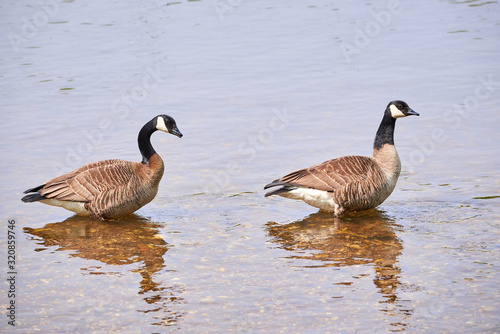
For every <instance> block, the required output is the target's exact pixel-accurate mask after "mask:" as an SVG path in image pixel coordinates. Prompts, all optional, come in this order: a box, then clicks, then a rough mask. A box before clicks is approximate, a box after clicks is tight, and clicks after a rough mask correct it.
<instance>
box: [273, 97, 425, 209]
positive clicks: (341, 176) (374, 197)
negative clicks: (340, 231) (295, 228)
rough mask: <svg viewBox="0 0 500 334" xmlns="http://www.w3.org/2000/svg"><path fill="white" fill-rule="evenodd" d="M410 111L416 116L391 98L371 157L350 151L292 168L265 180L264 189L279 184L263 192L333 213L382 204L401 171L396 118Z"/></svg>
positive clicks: (369, 207)
mask: <svg viewBox="0 0 500 334" xmlns="http://www.w3.org/2000/svg"><path fill="white" fill-rule="evenodd" d="M410 115H415V116H419V114H418V113H416V112H415V111H413V110H412V109H411V108H410V107H409V106H408V104H406V103H405V102H403V101H392V102H390V103H389V104H388V105H387V108H386V109H385V112H384V116H383V118H382V122H381V123H380V126H379V128H378V131H377V134H376V136H375V142H374V144H373V156H372V157H365V156H356V155H349V156H345V157H340V158H337V159H333V160H328V161H325V162H323V163H321V164H318V165H314V166H311V167H309V168H305V169H301V170H298V171H295V172H292V173H290V174H287V175H285V176H283V177H282V178H280V179H278V180H274V181H273V182H271V183H269V184H267V185H266V186H265V187H264V189H268V188H272V187H278V188H277V189H275V190H271V191H269V192H268V193H266V194H265V196H266V197H268V196H272V195H279V196H282V197H286V198H291V199H296V200H302V201H304V202H306V203H307V204H309V205H312V206H314V207H317V208H319V209H320V210H323V211H329V212H333V213H334V214H335V215H336V216H342V215H343V214H345V213H347V212H349V211H356V210H367V209H372V208H374V207H376V206H378V205H380V204H382V202H384V201H385V200H386V198H387V197H389V195H390V194H391V193H392V191H393V190H394V188H395V186H396V182H397V180H398V178H399V174H400V172H401V161H400V160H399V156H398V152H397V151H396V147H395V146H394V127H395V125H396V119H397V118H401V117H406V116H410Z"/></svg>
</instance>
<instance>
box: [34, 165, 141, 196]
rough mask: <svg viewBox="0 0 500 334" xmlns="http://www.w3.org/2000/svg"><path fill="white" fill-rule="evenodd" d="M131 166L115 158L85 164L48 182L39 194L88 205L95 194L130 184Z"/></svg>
mask: <svg viewBox="0 0 500 334" xmlns="http://www.w3.org/2000/svg"><path fill="white" fill-rule="evenodd" d="M133 164H134V162H130V161H124V160H118V159H111V160H103V161H99V162H95V163H92V164H88V165H85V166H83V167H80V168H78V169H76V170H74V171H72V172H70V173H67V174H64V175H61V176H58V177H56V178H53V179H52V180H49V181H48V182H47V183H46V184H45V185H44V186H43V188H42V189H40V190H39V192H40V194H41V195H43V196H44V197H45V198H54V199H58V200H61V201H76V202H90V201H92V200H93V199H94V198H95V197H96V196H97V195H98V194H100V193H102V192H105V191H108V190H110V189H113V188H117V187H119V186H122V185H125V184H127V183H128V182H130V180H131V179H132V178H133V176H134V175H133V170H134V166H133Z"/></svg>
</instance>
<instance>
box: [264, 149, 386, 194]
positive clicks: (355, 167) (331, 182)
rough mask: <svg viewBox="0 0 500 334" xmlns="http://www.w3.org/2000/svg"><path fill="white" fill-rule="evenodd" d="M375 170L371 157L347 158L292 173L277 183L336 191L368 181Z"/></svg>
mask: <svg viewBox="0 0 500 334" xmlns="http://www.w3.org/2000/svg"><path fill="white" fill-rule="evenodd" d="M375 170H376V166H375V162H374V161H373V160H372V159H371V158H369V157H363V156H345V157H341V158H337V159H333V160H328V161H325V162H323V163H321V164H318V165H314V166H311V167H309V168H304V169H301V170H298V171H295V172H292V173H290V174H288V175H285V176H283V177H282V178H281V179H279V180H277V182H276V181H275V182H276V185H278V183H279V185H284V186H287V185H288V186H295V187H307V188H313V189H318V190H323V191H335V190H337V189H341V188H344V187H345V186H346V185H348V184H353V183H357V182H362V181H363V180H366V179H367V178H368V177H369V176H370V174H372V173H373V172H374V171H375ZM275 182H273V184H274V183H275Z"/></svg>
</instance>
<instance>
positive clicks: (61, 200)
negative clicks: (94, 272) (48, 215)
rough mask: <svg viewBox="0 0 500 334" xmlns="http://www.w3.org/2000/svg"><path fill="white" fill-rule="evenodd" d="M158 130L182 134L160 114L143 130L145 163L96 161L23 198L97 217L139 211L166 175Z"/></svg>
mask: <svg viewBox="0 0 500 334" xmlns="http://www.w3.org/2000/svg"><path fill="white" fill-rule="evenodd" d="M156 130H160V131H164V132H166V133H170V134H173V135H175V136H177V137H179V138H181V137H182V133H181V132H180V131H179V129H178V128H177V125H176V124H175V120H174V119H173V118H172V117H170V116H167V115H159V116H156V117H155V118H153V119H152V120H151V121H149V122H147V123H146V124H145V125H144V126H143V127H142V129H141V131H140V132H139V138H138V142H139V150H140V151H141V154H142V162H132V161H124V160H118V159H111V160H103V161H99V162H94V163H91V164H88V165H85V166H83V167H80V168H78V169H76V170H74V171H72V172H69V173H67V174H64V175H61V176H58V177H55V178H53V179H52V180H49V181H47V182H46V183H45V184H42V185H41V186H38V187H35V188H32V189H28V190H26V191H25V192H24V193H25V194H28V195H26V196H24V197H23V198H22V199H21V200H22V201H23V202H37V201H39V202H42V203H44V204H48V205H54V206H60V207H63V208H65V209H67V210H70V211H73V212H75V213H76V214H77V215H80V216H91V217H93V218H97V219H104V218H116V217H120V216H124V215H127V214H130V213H132V212H134V211H136V210H138V209H139V208H141V207H143V206H144V205H146V204H148V203H149V202H151V200H153V198H154V197H155V196H156V193H157V192H158V184H159V183H160V180H161V177H162V176H163V168H164V167H163V161H162V160H161V158H160V156H159V155H158V154H157V153H156V152H155V150H154V148H153V146H152V145H151V135H152V134H153V133H154V132H155V131H156Z"/></svg>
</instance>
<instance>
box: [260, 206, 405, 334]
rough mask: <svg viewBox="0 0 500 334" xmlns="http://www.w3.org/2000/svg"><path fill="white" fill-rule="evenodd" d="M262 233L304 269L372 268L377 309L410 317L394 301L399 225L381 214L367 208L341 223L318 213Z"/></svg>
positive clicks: (397, 284) (270, 226)
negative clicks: (304, 262)
mask: <svg viewBox="0 0 500 334" xmlns="http://www.w3.org/2000/svg"><path fill="white" fill-rule="evenodd" d="M266 229H267V232H268V235H269V236H270V237H271V241H272V242H274V243H277V244H279V245H280V246H279V247H280V248H283V249H285V250H288V251H291V252H293V255H291V256H290V258H294V259H307V260H312V261H313V262H311V265H310V266H307V267H343V266H352V265H363V264H366V265H373V267H374V269H375V277H374V279H373V283H374V284H375V286H376V287H377V291H378V292H379V293H380V294H381V295H382V297H383V298H382V299H381V300H380V303H381V304H385V305H386V307H385V308H384V309H382V311H383V312H386V313H387V314H389V315H391V316H398V318H400V319H405V318H408V317H409V316H410V315H411V314H412V313H413V310H411V309H409V307H408V306H407V305H405V304H406V303H405V302H406V301H404V300H401V299H400V298H398V288H399V287H400V286H401V283H400V281H399V277H400V274H401V268H400V267H398V265H397V264H398V260H397V258H398V256H399V255H400V254H401V251H402V250H403V246H402V244H401V240H400V239H399V238H398V237H397V235H396V231H397V230H398V229H401V227H400V226H399V225H397V224H395V223H394V221H393V220H391V219H390V218H388V217H387V216H385V215H384V214H383V213H382V212H380V211H378V210H371V211H369V212H368V213H366V212H362V213H358V214H353V215H351V216H350V217H349V218H347V219H339V218H335V217H333V216H332V215H331V214H328V213H323V212H318V213H315V214H312V215H310V216H308V217H306V218H304V219H302V220H299V221H295V222H293V223H289V224H286V225H281V224H277V223H275V222H269V223H267V225H266ZM360 276H363V275H360ZM336 284H343V283H336ZM392 325H393V326H395V330H398V329H399V330H404V329H405V327H406V326H407V324H405V322H404V320H402V321H399V322H393V323H392Z"/></svg>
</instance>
